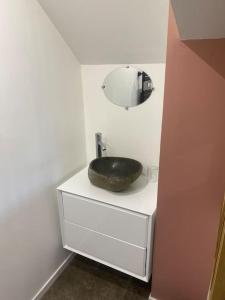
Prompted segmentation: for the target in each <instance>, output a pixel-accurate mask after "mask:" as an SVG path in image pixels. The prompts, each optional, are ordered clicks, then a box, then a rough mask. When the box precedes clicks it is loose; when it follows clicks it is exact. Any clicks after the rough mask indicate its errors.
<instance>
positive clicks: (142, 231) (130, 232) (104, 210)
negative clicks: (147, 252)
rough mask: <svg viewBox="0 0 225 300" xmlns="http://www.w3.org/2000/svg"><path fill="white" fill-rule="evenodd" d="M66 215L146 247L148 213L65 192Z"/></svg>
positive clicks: (123, 239)
mask: <svg viewBox="0 0 225 300" xmlns="http://www.w3.org/2000/svg"><path fill="white" fill-rule="evenodd" d="M62 195H63V210H64V219H65V220H66V221H69V222H71V223H74V224H77V225H80V226H83V227H86V228H89V229H91V230H95V231H97V232H100V233H103V234H105V235H109V236H111V237H114V238H117V239H119V240H122V241H125V242H128V243H131V244H134V245H137V246H140V247H143V248H146V245H147V230H148V217H147V216H146V215H142V214H138V213H134V212H131V211H128V210H125V209H120V208H117V207H115V206H112V205H108V204H104V203H101V202H98V201H94V200H90V199H86V198H82V197H80V196H75V195H70V194H67V193H62Z"/></svg>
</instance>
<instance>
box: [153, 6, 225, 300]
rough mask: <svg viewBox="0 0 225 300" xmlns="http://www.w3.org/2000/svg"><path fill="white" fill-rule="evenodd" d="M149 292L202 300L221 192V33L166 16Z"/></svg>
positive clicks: (224, 152) (224, 57) (169, 299)
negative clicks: (190, 31) (188, 27)
mask: <svg viewBox="0 0 225 300" xmlns="http://www.w3.org/2000/svg"><path fill="white" fill-rule="evenodd" d="M159 182H160V184H159V199H158V210H157V225H156V240H155V251H154V269H153V291H152V296H153V297H155V298H157V299H159V300H206V297H207V292H208V286H209V281H210V276H211V272H212V264H213V256H214V250H215V244H216V235H217V226H218V222H219V210H220V206H221V203H222V200H223V195H224V191H225V39H223V40H200V41H189V42H185V43H184V42H181V41H180V40H179V35H178V31H177V27H176V23H175V19H174V16H173V13H172V11H171V12H170V20H169V37H168V53H167V70H166V86H165V103H164V116H163V130H162V145H161V161H160V176H159Z"/></svg>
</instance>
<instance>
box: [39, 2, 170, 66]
mask: <svg viewBox="0 0 225 300" xmlns="http://www.w3.org/2000/svg"><path fill="white" fill-rule="evenodd" d="M38 1H39V2H40V4H41V6H42V7H43V9H44V10H45V11H46V13H47V14H48V16H49V17H50V19H51V20H52V22H53V23H54V24H55V26H56V27H57V29H58V30H59V32H60V33H61V35H62V36H63V38H64V40H65V41H66V42H67V43H68V44H69V46H70V47H71V49H72V50H73V52H74V54H75V55H76V57H77V58H78V59H79V61H80V63H81V64H118V63H125V64H126V63H163V62H165V57H166V43H167V23H168V8H169V0H38Z"/></svg>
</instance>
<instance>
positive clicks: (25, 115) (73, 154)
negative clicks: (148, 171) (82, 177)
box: [0, 0, 86, 300]
mask: <svg viewBox="0 0 225 300" xmlns="http://www.w3.org/2000/svg"><path fill="white" fill-rule="evenodd" d="M0 20H1V26H0V66H1V67H0V157H1V162H0V239H1V241H0V244H1V247H0V299H2V300H29V299H31V298H32V297H33V296H34V294H35V293H36V292H37V291H38V289H39V288H40V287H41V286H42V284H43V283H44V282H45V281H46V280H47V279H48V278H49V276H50V275H51V274H52V273H53V271H55V269H56V268H57V267H58V266H59V265H60V264H61V262H62V261H63V260H64V258H65V257H66V256H67V254H68V253H67V252H64V251H63V249H62V247H61V240H60V235H59V224H58V213H57V206H56V193H55V187H56V185H57V184H58V183H59V182H60V181H61V180H62V179H63V178H65V177H67V176H68V175H69V174H70V173H71V172H73V171H74V170H76V169H78V168H80V167H81V166H83V165H84V163H85V160H86V157H85V140H84V126H83V104H82V93H81V77H80V65H79V64H78V62H77V61H76V59H75V57H74V56H73V54H72V52H71V51H70V49H69V48H68V46H67V45H66V44H65V43H64V41H63V40H62V38H61V36H60V35H59V34H58V32H57V31H56V29H55V28H54V26H53V25H52V24H51V23H50V21H49V19H48V18H47V17H46V15H45V14H44V12H43V11H42V9H41V8H40V6H39V4H38V3H37V2H36V1H34V0H7V1H6V0H0Z"/></svg>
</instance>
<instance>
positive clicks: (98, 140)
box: [95, 132, 106, 158]
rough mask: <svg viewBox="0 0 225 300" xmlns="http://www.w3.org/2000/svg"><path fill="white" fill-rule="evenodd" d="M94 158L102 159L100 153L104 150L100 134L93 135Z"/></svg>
mask: <svg viewBox="0 0 225 300" xmlns="http://www.w3.org/2000/svg"><path fill="white" fill-rule="evenodd" d="M95 145H96V157H97V158H99V157H102V152H103V151H105V150H106V146H105V144H104V143H103V142H102V134H101V132H97V133H96V134H95Z"/></svg>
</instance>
